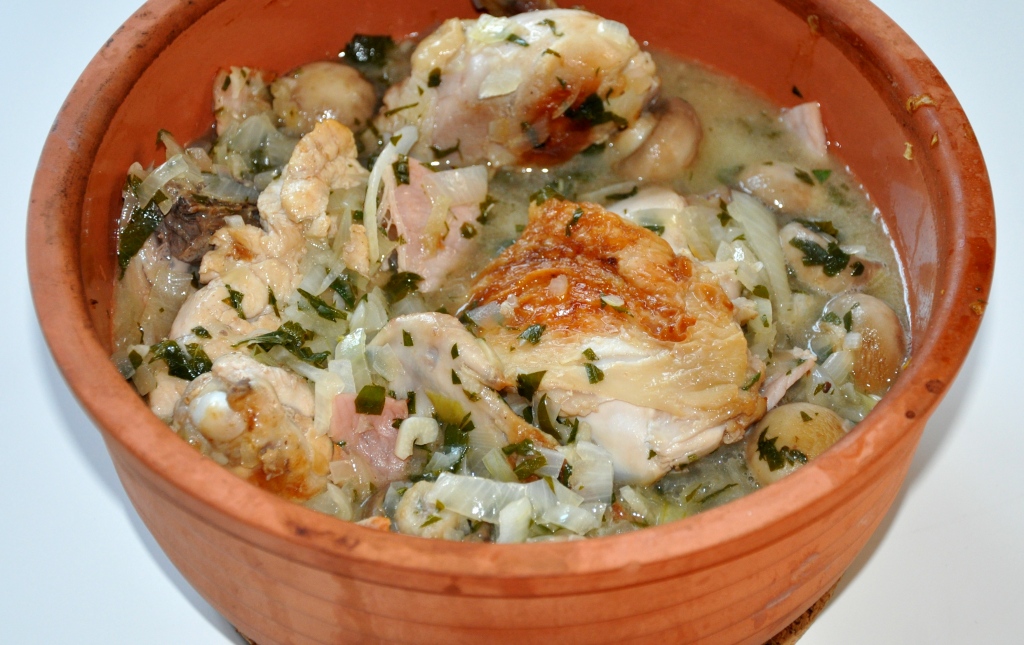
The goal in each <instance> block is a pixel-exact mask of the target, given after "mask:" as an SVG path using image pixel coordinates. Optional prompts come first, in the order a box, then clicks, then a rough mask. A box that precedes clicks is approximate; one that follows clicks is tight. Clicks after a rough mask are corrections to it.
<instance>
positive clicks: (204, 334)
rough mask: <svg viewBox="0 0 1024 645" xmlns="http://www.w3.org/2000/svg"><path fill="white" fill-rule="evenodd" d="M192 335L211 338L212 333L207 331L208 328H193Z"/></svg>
mask: <svg viewBox="0 0 1024 645" xmlns="http://www.w3.org/2000/svg"><path fill="white" fill-rule="evenodd" d="M192 333H193V334H195V335H196V336H198V337H199V338H211V336H210V332H208V331H206V327H193V328H192Z"/></svg>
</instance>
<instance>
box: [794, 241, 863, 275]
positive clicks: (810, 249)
mask: <svg viewBox="0 0 1024 645" xmlns="http://www.w3.org/2000/svg"><path fill="white" fill-rule="evenodd" d="M789 245H790V246H793V247H796V248H798V249H800V251H801V252H802V253H803V254H804V257H803V263H804V266H820V267H821V270H822V271H823V272H824V273H825V275H827V276H829V277H833V276H836V275H839V273H840V272H841V271H842V270H843V269H845V268H846V267H847V265H849V264H850V256H849V255H848V254H847V253H845V252H844V251H843V250H842V249H841V248H839V245H838V244H837V243H835V242H829V243H828V248H827V249H823V248H822V247H821V245H819V244H817V243H815V242H813V241H811V240H806V239H803V238H799V237H794V238H793V239H791V240H790V241H789Z"/></svg>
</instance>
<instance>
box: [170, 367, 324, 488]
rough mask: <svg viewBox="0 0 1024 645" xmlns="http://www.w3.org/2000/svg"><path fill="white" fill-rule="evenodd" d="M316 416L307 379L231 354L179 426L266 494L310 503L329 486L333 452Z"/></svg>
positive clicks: (192, 391) (203, 379)
mask: <svg viewBox="0 0 1024 645" xmlns="http://www.w3.org/2000/svg"><path fill="white" fill-rule="evenodd" d="M312 416H313V392H312V391H311V389H310V387H309V385H308V384H307V383H306V381H305V380H304V379H303V378H302V377H300V376H298V375H296V374H294V373H291V372H289V371H287V370H284V369H282V368H279V367H271V366H268V365H263V364H261V363H258V362H257V361H255V360H254V359H252V358H251V357H249V356H247V355H245V354H241V353H231V354H225V355H224V356H221V357H220V358H218V359H217V360H215V361H214V362H213V368H212V370H211V371H210V372H207V373H205V374H202V375H200V376H199V377H198V378H196V379H195V380H194V381H192V382H191V383H190V384H189V385H188V387H187V388H185V391H184V394H183V395H182V397H181V399H180V400H179V401H178V403H177V406H176V407H175V409H174V415H173V419H172V421H171V426H172V427H173V428H174V429H175V430H176V431H177V432H178V434H180V435H181V436H182V437H184V438H185V439H186V440H187V441H189V443H191V444H193V445H195V446H196V447H198V448H199V449H200V450H201V451H202V452H203V453H204V454H207V455H209V456H210V457H212V458H213V459H214V460H215V461H217V462H219V463H221V464H222V465H224V466H226V467H227V468H229V469H230V470H232V471H233V472H235V474H237V475H239V476H240V477H242V478H244V479H247V480H249V481H251V482H252V483H254V484H256V485H257V486H259V487H260V488H263V489H266V490H268V491H271V492H273V493H275V494H277V495H280V496H282V497H285V498H288V499H295V500H306V499H309V498H311V497H312V496H314V495H316V494H317V493H319V492H320V491H321V490H323V488H324V487H325V486H326V485H327V474H328V463H329V459H330V457H331V451H332V448H333V445H332V443H331V440H330V438H329V437H327V436H326V435H317V434H316V432H315V431H314V430H313V420H312Z"/></svg>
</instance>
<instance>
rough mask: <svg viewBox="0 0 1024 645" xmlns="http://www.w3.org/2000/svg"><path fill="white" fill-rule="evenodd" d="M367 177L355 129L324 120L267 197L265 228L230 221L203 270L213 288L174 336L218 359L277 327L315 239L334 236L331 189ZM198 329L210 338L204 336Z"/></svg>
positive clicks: (181, 317)
mask: <svg viewBox="0 0 1024 645" xmlns="http://www.w3.org/2000/svg"><path fill="white" fill-rule="evenodd" d="M366 175H367V173H366V170H365V169H363V168H362V166H360V165H359V162H358V161H357V160H356V145H355V139H354V138H353V136H352V133H351V131H349V129H348V128H346V127H345V126H343V125H341V124H340V123H338V122H336V121H333V120H326V121H322V122H320V123H317V124H316V126H315V127H314V129H313V131H312V132H310V133H309V134H307V135H306V136H305V137H303V138H302V140H301V141H299V144H298V145H297V146H296V147H295V150H294V151H293V153H292V156H291V159H290V160H289V162H288V164H287V166H286V167H285V169H284V171H283V173H282V176H281V177H280V178H279V179H275V180H274V181H272V182H271V183H270V185H269V186H267V188H266V189H265V190H264V191H263V192H262V193H260V196H259V201H258V202H257V206H258V208H259V213H260V226H253V225H251V224H245V223H244V222H243V221H242V219H241V218H240V217H229V218H227V225H226V226H224V227H223V228H221V229H220V230H218V231H217V232H216V233H215V234H214V235H213V237H212V239H211V243H212V245H213V249H212V250H210V251H208V252H207V253H206V254H205V255H204V256H203V259H202V264H201V265H200V272H199V276H200V280H201V281H202V282H205V283H207V284H206V286H204V287H203V288H201V289H199V290H198V291H196V292H195V293H193V294H192V295H191V296H190V297H189V298H188V299H187V300H186V301H185V303H184V304H183V305H182V307H181V309H180V311H179V312H178V315H177V317H176V318H175V320H174V323H173V325H172V326H171V332H170V337H171V338H173V339H176V340H187V341H188V342H199V343H201V344H203V345H204V349H205V350H206V353H207V354H208V355H209V356H210V358H212V359H216V358H217V357H219V356H221V355H224V354H226V353H228V352H230V351H231V350H232V349H233V348H234V347H235V346H236V345H237V344H238V343H239V342H241V341H243V340H245V339H246V338H250V337H252V336H255V335H258V334H261V333H265V332H269V331H273V330H275V329H277V328H278V327H279V326H280V324H281V319H280V316H279V312H280V307H279V306H278V305H277V304H275V303H276V301H277V298H279V297H280V298H281V300H282V302H281V305H283V304H284V303H283V300H284V299H285V298H288V297H295V295H294V294H295V290H296V287H297V286H298V284H299V282H300V281H301V280H302V277H303V276H302V273H301V271H300V264H301V262H302V258H303V257H304V256H305V253H306V241H307V238H312V239H322V238H325V237H326V236H327V235H328V233H329V232H330V227H331V220H330V218H329V217H328V216H327V200H328V197H329V196H330V192H331V191H332V190H338V189H345V188H351V187H353V186H357V185H359V184H361V183H365V181H366ZM272 296H273V299H274V300H273V301H272V300H271V297H272ZM197 328H202V329H203V330H205V332H206V333H207V334H208V335H209V336H210V337H209V338H203V337H201V336H199V335H197V334H196V329H197Z"/></svg>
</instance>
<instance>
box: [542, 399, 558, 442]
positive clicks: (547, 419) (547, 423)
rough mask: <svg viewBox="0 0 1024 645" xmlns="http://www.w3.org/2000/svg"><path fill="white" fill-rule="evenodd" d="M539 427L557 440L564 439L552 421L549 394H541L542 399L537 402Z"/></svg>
mask: <svg viewBox="0 0 1024 645" xmlns="http://www.w3.org/2000/svg"><path fill="white" fill-rule="evenodd" d="M537 427H538V428H540V429H541V431H542V432H544V433H546V434H549V435H551V436H552V437H554V438H555V439H556V440H557V441H559V442H561V441H562V437H561V436H559V434H558V431H557V430H555V425H554V424H553V423H551V411H550V410H549V409H548V395H547V394H543V395H541V397H540V401H538V402H537Z"/></svg>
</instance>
